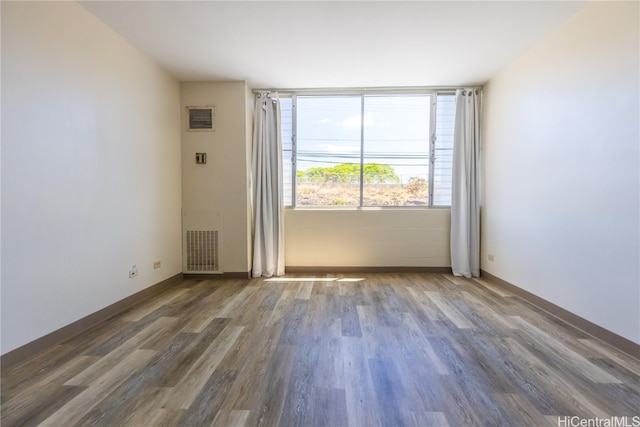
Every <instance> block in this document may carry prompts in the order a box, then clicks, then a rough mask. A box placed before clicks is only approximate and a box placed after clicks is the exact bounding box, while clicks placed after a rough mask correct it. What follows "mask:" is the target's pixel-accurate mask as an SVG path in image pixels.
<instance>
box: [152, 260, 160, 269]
mask: <svg viewBox="0 0 640 427" xmlns="http://www.w3.org/2000/svg"><path fill="white" fill-rule="evenodd" d="M160 265H161V264H160V261H156V262H154V263H153V269H154V270H155V269H157V268H160Z"/></svg>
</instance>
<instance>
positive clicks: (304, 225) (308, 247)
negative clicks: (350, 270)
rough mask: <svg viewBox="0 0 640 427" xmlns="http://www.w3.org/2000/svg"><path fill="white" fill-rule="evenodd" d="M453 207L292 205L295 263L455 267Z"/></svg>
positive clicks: (290, 248) (288, 243) (288, 248)
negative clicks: (451, 241)
mask: <svg viewBox="0 0 640 427" xmlns="http://www.w3.org/2000/svg"><path fill="white" fill-rule="evenodd" d="M450 225H451V211H450V210H449V209H415V210H414V209H375V208H366V209H324V210H323V209H287V210H285V261H286V265H287V266H295V267H449V266H451V259H450V250H449V230H450Z"/></svg>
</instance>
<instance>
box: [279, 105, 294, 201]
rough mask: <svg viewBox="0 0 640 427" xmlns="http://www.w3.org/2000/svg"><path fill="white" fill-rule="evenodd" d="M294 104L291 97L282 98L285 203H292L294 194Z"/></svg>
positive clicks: (281, 122) (281, 118) (281, 125)
mask: <svg viewBox="0 0 640 427" xmlns="http://www.w3.org/2000/svg"><path fill="white" fill-rule="evenodd" d="M292 136H293V105H292V99H291V98H280V137H281V138H282V190H283V192H284V194H283V197H284V205H285V206H291V205H292V197H291V195H292V194H293V176H292V174H293V159H292V156H293V138H292Z"/></svg>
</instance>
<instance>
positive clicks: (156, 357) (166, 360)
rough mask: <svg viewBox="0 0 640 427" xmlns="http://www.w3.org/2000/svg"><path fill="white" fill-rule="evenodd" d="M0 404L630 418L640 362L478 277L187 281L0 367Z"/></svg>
mask: <svg viewBox="0 0 640 427" xmlns="http://www.w3.org/2000/svg"><path fill="white" fill-rule="evenodd" d="M0 404H1V406H0V410H1V423H2V426H4V427H9V426H37V425H42V426H65V427H67V426H89V425H92V426H93V425H98V426H160V425H162V426H543V425H551V426H558V425H561V424H559V418H558V417H569V416H577V417H579V418H580V419H594V418H610V417H625V416H626V417H628V418H627V421H628V422H629V423H631V422H633V421H634V420H636V419H634V418H633V417H639V418H637V420H638V422H640V362H639V361H638V360H635V359H633V358H632V357H629V356H627V355H625V354H624V353H621V352H618V351H616V350H615V349H613V348H611V347H609V346H607V345H605V344H603V343H601V342H600V341H598V340H595V339H593V338H591V337H590V336H589V335H587V334H585V333H584V332H582V331H580V330H578V329H576V328H573V327H571V326H569V325H567V324H565V323H563V322H562V321H560V320H558V319H556V318H554V317H552V316H550V315H548V314H546V313H545V312H544V311H542V310H540V309H537V308H536V307H535V306H532V305H530V304H528V303H526V302H524V301H522V300H521V299H519V298H518V297H516V296H513V295H512V294H510V293H509V292H505V291H504V290H501V289H500V288H499V287H498V286H496V285H493V284H491V283H488V282H484V281H482V280H479V281H477V280H468V279H460V278H456V277H453V276H451V275H446V274H366V275H334V276H332V275H322V276H321V277H309V276H304V275H297V276H292V277H287V278H280V279H278V280H265V279H252V280H202V281H194V280H186V281H184V282H183V283H181V284H180V285H179V286H176V287H175V288H174V289H171V290H169V291H166V292H164V293H163V294H160V295H158V296H157V297H155V298H153V299H152V300H149V301H147V302H145V303H144V304H141V305H139V306H137V307H134V308H132V309H131V310H129V311H127V312H125V313H122V314H121V315H118V316H116V317H114V318H112V319H111V320H109V321H107V322H105V323H103V324H101V325H99V326H98V327H96V328H94V329H92V330H91V331H88V332H86V333H83V334H82V335H79V336H77V337H75V338H73V339H71V340H70V341H67V342H65V343H63V344H61V345H58V346H56V347H54V348H51V349H49V350H48V351H46V352H44V353H42V354H39V355H36V356H34V357H33V358H32V359H31V360H26V361H25V362H24V363H22V364H20V365H17V366H14V367H12V368H11V369H8V370H3V371H2V393H1V403H0ZM620 419H622V418H620ZM564 425H569V424H564ZM585 425H586V424H585ZM603 425H604V424H603Z"/></svg>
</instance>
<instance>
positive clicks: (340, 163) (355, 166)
mask: <svg viewBox="0 0 640 427" xmlns="http://www.w3.org/2000/svg"><path fill="white" fill-rule="evenodd" d="M360 99H361V98H360V96H298V97H297V106H296V112H297V116H296V128H297V172H296V206H358V205H359V203H360V122H361V106H360V105H361V101H360Z"/></svg>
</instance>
